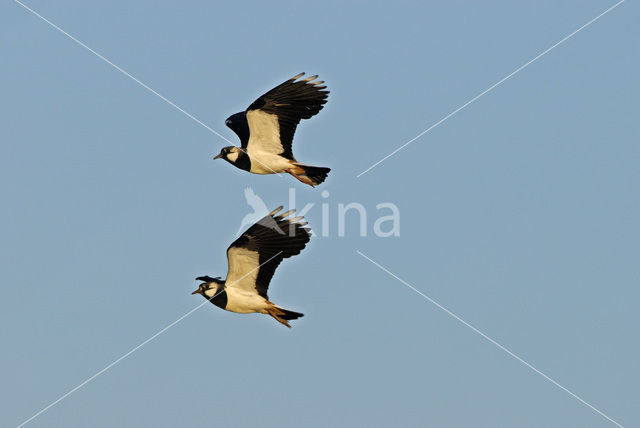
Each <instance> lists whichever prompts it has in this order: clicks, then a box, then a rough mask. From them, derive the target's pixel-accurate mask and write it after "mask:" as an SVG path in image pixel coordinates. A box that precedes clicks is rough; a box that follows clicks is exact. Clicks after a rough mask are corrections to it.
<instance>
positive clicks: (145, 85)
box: [13, 0, 282, 177]
mask: <svg viewBox="0 0 640 428" xmlns="http://www.w3.org/2000/svg"><path fill="white" fill-rule="evenodd" d="M13 1H15V2H16V3H18V4H19V5H20V6H22V7H23V8H25V9H26V10H28V11H29V12H31V13H32V14H34V15H35V16H37V17H38V18H40V19H42V20H43V21H44V22H46V23H47V24H49V25H50V26H51V27H53V28H55V29H56V30H58V31H59V32H61V33H62V34H64V35H65V36H67V37H68V38H70V39H71V40H73V41H74V42H76V43H77V44H78V45H80V46H82V47H83V48H85V49H86V50H88V51H89V52H91V53H92V54H94V55H95V56H97V57H98V58H100V59H101V60H103V61H104V62H106V63H107V64H109V65H110V66H112V67H113V68H115V69H116V70H118V71H119V72H121V73H122V74H124V75H125V76H127V77H128V78H130V79H131V80H133V81H134V82H136V83H137V84H139V85H140V86H142V87H143V88H145V89H146V90H148V91H149V92H151V93H152V94H154V95H156V96H158V97H159V98H160V99H161V100H163V101H165V102H166V103H167V104H169V105H170V106H171V107H174V108H175V109H177V110H178V111H180V112H182V113H184V114H185V115H186V116H187V117H189V118H191V119H193V120H194V121H195V122H196V123H198V124H199V125H201V126H203V127H204V128H206V129H208V130H209V131H211V132H212V133H214V134H215V135H217V136H218V137H220V138H222V139H223V140H225V141H226V142H227V143H229V144H233V143H232V142H231V141H230V140H229V139H227V138H226V137H225V136H224V135H222V134H220V133H219V132H218V131H216V130H215V129H213V128H211V127H210V126H209V125H207V124H205V123H204V122H202V121H201V120H200V119H198V118H197V117H195V116H194V115H192V114H191V113H189V112H188V111H186V110H184V109H183V108H181V107H179V106H178V105H177V104H176V103H174V102H173V101H171V100H170V99H168V98H167V97H165V96H164V95H162V94H160V93H158V92H157V91H155V90H153V89H151V88H150V87H149V86H148V85H147V84H145V83H144V82H142V81H140V80H139V79H137V78H136V77H134V76H132V75H131V74H129V73H128V72H127V71H125V70H124V69H123V68H122V67H119V66H117V65H116V64H114V63H113V62H111V61H110V60H109V59H107V58H105V57H104V56H102V55H101V54H99V53H98V52H96V51H94V50H93V49H91V48H90V47H89V46H87V45H85V44H84V43H82V42H81V41H80V40H78V39H76V38H75V37H73V36H72V35H71V34H69V33H67V32H66V31H64V30H63V29H62V28H60V27H58V26H57V25H56V24H54V23H53V22H51V21H49V20H48V19H47V18H45V17H44V16H42V15H40V14H39V13H38V12H36V11H35V10H33V9H31V8H30V7H29V6H27V5H25V4H24V3H22V2H21V1H19V0H13ZM253 160H254V161H256V162H257V163H259V164H261V165H262V166H264V167H265V168H267V169H270V170H271V171H272V172H273V173H274V174H276V175H278V176H279V177H282V174H280V173H277V172H276V171H274V170H273V169H272V168H271V167H269V166H268V165H265V164H263V163H262V162H260V161H259V160H257V159H253Z"/></svg>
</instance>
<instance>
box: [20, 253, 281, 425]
mask: <svg viewBox="0 0 640 428" xmlns="http://www.w3.org/2000/svg"><path fill="white" fill-rule="evenodd" d="M281 253H282V251H280V252H278V254H276V255H274V256H272V257H270V258H269V260H267V261H265V262H264V263H261V264H260V265H259V266H258V267H256V268H254V269H251V270H250V271H249V272H247V273H246V274H244V275H243V276H242V277H241V278H238V280H237V281H234V282H232V283H231V284H229V285H228V286H229V287H231V286H233V284H235V283H237V282H238V281H241V280H242V279H244V278H245V277H247V276H248V275H250V274H251V273H252V272H253V271H255V270H256V269H260V267H261V266H263V265H264V264H266V263H269V262H270V261H271V260H273V258H275V257H277V256H279V255H280V254H281ZM222 291H224V290H222ZM222 291H220V293H222ZM220 293H216V294H214V295H213V296H211V298H209V299H207V300H205V301H204V302H202V303H200V304H199V305H198V306H196V307H195V308H193V309H191V310H190V311H189V312H187V313H186V314H184V315H182V316H181V317H180V318H178V319H177V320H175V321H173V322H172V323H171V324H169V325H168V326H166V327H165V328H163V329H162V330H160V331H158V332H157V333H155V334H154V335H152V336H150V337H149V338H148V339H146V340H145V341H144V342H142V343H140V344H139V345H137V346H136V347H134V348H133V349H131V350H130V351H129V352H127V353H125V354H123V355H122V356H121V357H120V358H118V359H117V360H115V361H113V362H112V363H111V364H109V365H107V366H106V367H105V368H103V369H102V370H100V371H98V372H97V373H96V374H94V375H93V376H91V377H89V378H88V379H87V380H85V381H84V382H82V383H80V384H78V386H76V387H75V388H73V389H71V390H70V391H69V392H67V393H65V394H63V395H61V396H60V397H59V398H58V399H57V400H55V401H53V402H52V403H51V404H49V405H48V406H46V407H44V408H43V409H41V410H40V411H38V412H37V413H36V414H34V415H33V416H31V417H30V418H29V419H27V420H25V421H24V422H22V423H21V424H20V425H18V426H17V427H16V428H20V427H22V426H24V425H26V424H28V423H29V422H31V421H32V420H34V419H35V418H37V417H38V416H40V415H41V414H43V413H44V412H46V411H47V410H49V409H50V408H52V407H53V406H55V405H56V404H58V403H59V402H61V401H62V400H64V399H65V398H67V397H68V396H70V395H71V394H73V393H74V392H76V391H77V390H79V389H80V388H82V387H83V386H85V385H86V384H88V383H89V382H91V381H92V380H94V379H95V378H97V377H98V376H100V375H101V374H102V373H104V372H106V371H107V370H109V369H110V368H111V367H113V366H115V365H116V364H118V363H119V362H120V361H122V360H124V359H125V358H127V357H128V356H129V355H131V354H133V353H134V352H136V351H137V350H138V349H140V348H142V347H143V346H144V345H146V344H147V343H149V342H151V341H152V340H153V339H155V338H156V337H158V336H160V335H161V334H162V333H164V332H165V331H167V330H169V329H170V328H171V327H173V326H174V325H176V324H178V323H179V322H180V321H182V320H183V319H185V318H187V317H188V316H189V315H191V314H192V313H194V312H195V311H197V310H198V309H200V308H201V307H202V306H204V305H205V304H206V303H207V302H210V301H211V300H213V299H214V298H215V297H216V296H217V295H218V294H220Z"/></svg>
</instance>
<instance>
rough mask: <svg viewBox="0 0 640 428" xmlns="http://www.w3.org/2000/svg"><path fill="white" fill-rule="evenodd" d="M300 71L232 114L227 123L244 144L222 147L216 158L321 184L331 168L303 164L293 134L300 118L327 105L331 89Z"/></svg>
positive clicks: (313, 183) (265, 172)
mask: <svg viewBox="0 0 640 428" xmlns="http://www.w3.org/2000/svg"><path fill="white" fill-rule="evenodd" d="M302 76H304V73H300V74H298V75H297V76H294V77H292V78H291V79H289V80H287V81H286V82H284V83H282V84H280V85H278V86H276V87H275V88H273V89H272V90H270V91H269V92H267V93H266V94H264V95H262V96H261V97H260V98H258V99H257V100H255V101H254V102H253V104H251V105H250V106H249V108H247V109H246V110H245V111H242V112H240V113H236V114H234V115H231V116H229V117H228V118H227V120H226V121H225V123H226V125H227V126H228V127H229V128H231V130H233V132H235V133H236V134H237V135H238V137H239V138H240V147H234V146H228V147H224V148H222V150H221V151H220V154H218V155H217V156H216V157H214V159H220V158H222V159H224V160H226V161H227V162H229V163H230V164H232V165H235V166H236V167H237V168H240V169H243V170H245V171H249V172H251V173H253V174H279V173H289V174H291V175H292V176H294V177H295V178H297V179H298V180H300V181H301V182H303V183H306V184H308V185H310V186H317V185H318V184H320V183H322V182H323V181H324V180H325V179H326V178H327V174H328V173H329V171H331V169H330V168H325V167H319V166H310V165H306V164H303V163H300V162H298V161H297V160H296V158H295V157H294V156H293V153H292V151H291V145H292V143H293V134H294V133H295V132H296V127H297V126H298V123H300V120H302V119H309V118H311V117H313V116H315V115H316V114H318V112H319V111H320V110H322V108H323V107H324V104H325V103H326V102H327V95H328V94H329V91H325V90H324V89H326V86H323V85H322V84H323V83H324V82H323V81H320V80H314V79H316V78H317V77H318V76H310V77H307V78H306V79H302V80H298V79H299V78H300V77H302Z"/></svg>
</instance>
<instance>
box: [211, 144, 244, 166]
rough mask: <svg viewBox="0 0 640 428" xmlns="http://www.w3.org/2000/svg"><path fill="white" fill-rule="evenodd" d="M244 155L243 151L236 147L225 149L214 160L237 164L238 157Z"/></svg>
mask: <svg viewBox="0 0 640 428" xmlns="http://www.w3.org/2000/svg"><path fill="white" fill-rule="evenodd" d="M240 153H242V149H241V148H239V147H234V146H227V147H223V148H222V150H220V153H219V154H218V155H217V156H214V159H220V158H222V159H224V160H226V161H227V162H231V163H235V162H236V161H237V160H238V156H240Z"/></svg>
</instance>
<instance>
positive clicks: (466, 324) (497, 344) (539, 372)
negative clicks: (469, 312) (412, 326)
mask: <svg viewBox="0 0 640 428" xmlns="http://www.w3.org/2000/svg"><path fill="white" fill-rule="evenodd" d="M356 252H357V253H358V254H360V255H361V256H362V257H363V258H365V259H367V260H368V261H370V262H371V263H373V264H374V265H376V266H377V267H378V268H380V269H381V270H382V271H384V272H386V273H387V274H389V275H390V276H392V277H393V278H395V279H397V280H398V281H400V282H401V283H403V284H404V285H406V286H407V287H409V288H410V289H411V290H413V291H415V292H416V293H418V294H419V295H421V296H422V297H424V298H425V299H427V300H428V301H429V302H431V303H433V304H434V305H436V306H437V307H438V308H439V309H441V310H443V311H444V312H446V313H447V314H448V315H450V316H451V317H453V318H454V319H455V320H456V321H458V322H460V323H462V324H463V325H464V326H465V327H468V328H470V329H471V330H473V331H474V332H476V333H478V334H479V335H480V336H482V337H483V338H485V339H486V340H488V341H489V342H491V343H492V344H494V345H495V346H497V347H498V348H500V349H501V350H503V351H504V352H506V353H507V354H509V355H510V356H512V357H513V358H515V359H516V360H518V361H520V362H521V363H522V364H524V365H525V366H527V367H529V368H530V369H531V370H533V371H534V372H536V373H538V374H539V375H540V376H542V377H543V378H545V379H546V380H548V381H549V382H551V383H552V384H554V385H555V386H557V387H558V388H560V389H562V390H563V391H564V392H566V393H567V394H569V395H571V396H572V397H573V398H575V399H576V400H578V401H580V402H581V403H582V404H584V405H585V406H587V407H589V408H591V410H594V411H595V412H597V413H598V414H600V415H601V416H602V417H604V418H606V419H607V420H609V421H610V422H612V423H614V424H616V425H617V426H619V427H620V428H624V427H623V426H622V425H620V424H619V423H618V422H616V421H614V420H613V419H611V418H610V417H609V416H607V415H605V414H604V413H603V412H601V411H600V410H598V409H596V408H595V407H593V406H592V405H591V404H589V403H587V402H586V401H585V400H583V399H582V398H580V397H579V396H578V395H576V394H574V393H573V392H571V391H569V390H568V389H567V388H565V387H564V386H562V385H560V384H559V383H558V382H557V381H555V380H554V379H552V378H551V377H549V376H547V375H546V374H544V373H543V372H541V371H540V370H538V369H537V368H535V367H534V366H533V365H531V364H530V363H528V362H526V361H525V360H523V359H522V358H521V357H519V356H518V355H516V354H514V353H513V352H511V351H510V350H509V349H507V348H505V347H504V346H502V345H501V344H499V343H498V342H496V341H495V340H493V339H492V338H491V337H489V336H487V335H486V334H484V333H483V332H482V331H480V330H478V329H477V328H475V327H474V326H472V325H471V324H469V323H468V322H466V321H465V320H463V319H462V318H460V317H459V316H458V315H456V314H454V313H453V312H451V311H450V310H449V309H447V308H445V307H444V306H442V305H441V304H440V303H438V302H436V301H435V300H433V299H432V298H431V297H429V296H427V295H426V294H424V293H423V292H421V291H420V290H418V289H417V288H415V287H414V286H413V285H411V284H409V283H408V282H407V281H405V280H403V279H402V278H400V277H398V276H397V275H395V274H394V273H392V272H391V271H389V270H388V269H387V268H385V267H384V266H382V265H380V264H379V263H377V262H375V261H373V260H372V259H371V258H369V257H367V256H366V255H365V254H363V253H362V252H361V251H360V250H356Z"/></svg>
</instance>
